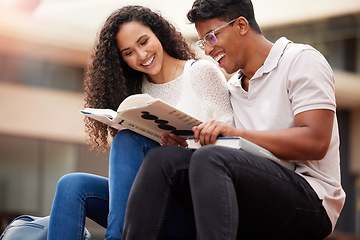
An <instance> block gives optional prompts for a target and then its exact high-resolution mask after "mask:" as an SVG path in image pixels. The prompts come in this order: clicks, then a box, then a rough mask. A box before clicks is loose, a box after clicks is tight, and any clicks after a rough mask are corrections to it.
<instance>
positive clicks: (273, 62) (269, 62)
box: [228, 37, 291, 86]
mask: <svg viewBox="0 0 360 240" xmlns="http://www.w3.org/2000/svg"><path fill="white" fill-rule="evenodd" d="M289 43H291V41H290V40H288V39H287V38H286V37H281V38H279V39H278V40H277V41H276V42H275V43H274V45H273V46H272V48H271V50H270V53H269V55H268V56H267V58H266V59H265V62H264V64H263V65H262V66H261V67H260V68H259V69H258V70H257V71H256V72H255V74H254V76H253V77H252V79H255V78H259V77H262V76H263V74H264V73H269V72H271V71H272V70H274V69H275V68H276V67H277V65H278V63H279V61H280V58H281V56H282V55H283V53H284V51H285V48H286V46H287V45H288V44H289ZM242 76H243V73H242V72H241V71H239V72H238V73H236V74H235V75H234V76H233V77H232V78H231V79H230V80H229V82H228V83H229V84H230V85H233V86H241V83H240V79H241V77H242Z"/></svg>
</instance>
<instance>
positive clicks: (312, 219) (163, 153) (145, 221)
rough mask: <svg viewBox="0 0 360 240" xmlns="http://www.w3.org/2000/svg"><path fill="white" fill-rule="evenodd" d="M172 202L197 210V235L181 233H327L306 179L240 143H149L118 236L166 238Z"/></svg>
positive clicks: (227, 236) (227, 237)
mask: <svg viewBox="0 0 360 240" xmlns="http://www.w3.org/2000/svg"><path fill="white" fill-rule="evenodd" d="M173 201H175V202H176V203H177V204H178V205H179V206H181V208H182V209H183V210H184V211H185V212H187V213H188V214H189V216H193V215H194V216H195V222H196V236H195V235H194V236H188V237H186V238H184V239H200V240H212V239H224V240H232V239H251V240H254V239H276V240H279V239H280V240H281V239H284V240H285V239H286V240H293V239H301V240H304V239H306V240H310V239H323V238H325V237H326V236H328V235H329V234H330V233H331V222H330V220H329V218H328V216H327V214H326V212H325V209H324V208H323V206H322V201H321V200H319V198H318V197H317V195H316V193H315V192H314V191H313V189H312V188H311V186H310V185H309V184H308V183H307V181H306V180H305V179H304V178H302V177H301V176H299V175H298V174H297V173H295V172H294V171H290V170H288V169H286V168H284V167H282V166H280V165H278V164H277V163H275V162H273V161H271V160H268V159H266V158H262V157H258V156H255V155H253V154H250V153H247V152H244V151H242V150H238V149H232V148H226V147H220V146H205V147H202V148H200V149H198V150H196V151H190V150H186V149H183V148H180V147H173V146H168V147H159V148H155V149H153V150H151V151H150V152H149V153H148V155H147V156H146V158H145V160H144V162H143V164H142V166H141V168H140V171H139V172H138V175H137V177H136V180H135V182H134V185H133V187H132V190H131V193H130V197H129V202H128V205H127V212H126V217H125V226H124V233H123V239H125V240H128V239H131V240H132V239H133V240H142V239H144V240H145V239H149V240H150V239H164V238H166V237H164V232H165V229H166V224H167V223H168V220H169V215H170V214H169V212H170V211H169V209H170V208H171V205H172V202H173ZM170 219H171V216H170ZM178 224H179V226H182V223H181V222H179V223H178ZM187 230H188V229H184V231H187ZM190 232H191V231H190Z"/></svg>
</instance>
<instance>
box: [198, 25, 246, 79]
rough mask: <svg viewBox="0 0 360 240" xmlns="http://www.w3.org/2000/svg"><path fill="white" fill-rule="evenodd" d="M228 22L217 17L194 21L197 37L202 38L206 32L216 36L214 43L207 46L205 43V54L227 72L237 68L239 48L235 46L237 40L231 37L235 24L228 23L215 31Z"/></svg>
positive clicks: (233, 36)
mask: <svg viewBox="0 0 360 240" xmlns="http://www.w3.org/2000/svg"><path fill="white" fill-rule="evenodd" d="M227 23H228V22H226V21H222V20H219V19H217V18H212V19H207V20H203V21H199V22H196V23H195V27H196V30H197V32H198V35H199V38H200V39H204V37H205V36H206V35H207V34H209V33H210V34H213V35H214V36H215V38H216V43H215V44H214V45H213V46H209V45H208V44H206V43H205V49H204V51H205V54H206V55H209V56H210V57H212V58H213V59H214V60H215V61H217V62H218V63H219V66H220V67H221V68H223V69H225V71H226V72H227V73H229V74H232V73H234V72H236V71H237V70H239V68H238V67H237V59H238V58H239V49H238V48H237V45H236V43H237V41H234V40H233V39H234V38H235V37H236V35H237V34H236V25H235V24H234V23H233V24H229V25H227V26H225V27H223V28H221V29H219V30H217V31H215V32H213V31H214V30H216V29H217V28H219V27H222V26H224V25H225V24H227Z"/></svg>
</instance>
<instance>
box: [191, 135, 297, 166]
mask: <svg viewBox="0 0 360 240" xmlns="http://www.w3.org/2000/svg"><path fill="white" fill-rule="evenodd" d="M187 142H188V144H189V145H188V148H189V149H197V148H199V147H201V145H200V142H195V140H194V138H193V137H189V138H188V139H187ZM215 145H219V146H225V147H231V148H238V149H242V150H244V151H247V152H250V153H252V154H255V155H258V156H260V157H265V158H268V159H271V160H273V161H275V162H277V163H279V164H280V165H282V166H284V167H286V168H288V169H290V170H295V164H294V163H292V162H289V161H286V160H281V159H279V158H277V157H276V156H275V155H274V154H272V153H271V152H270V151H269V150H267V149H265V148H262V147H260V146H258V145H256V144H255V143H252V142H250V141H248V140H246V139H244V138H241V137H219V138H218V139H217V140H216V142H215Z"/></svg>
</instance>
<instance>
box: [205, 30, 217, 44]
mask: <svg viewBox="0 0 360 240" xmlns="http://www.w3.org/2000/svg"><path fill="white" fill-rule="evenodd" d="M205 41H206V43H207V44H208V45H209V46H214V45H215V43H216V37H215V34H214V33H208V34H207V35H206V36H205Z"/></svg>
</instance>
